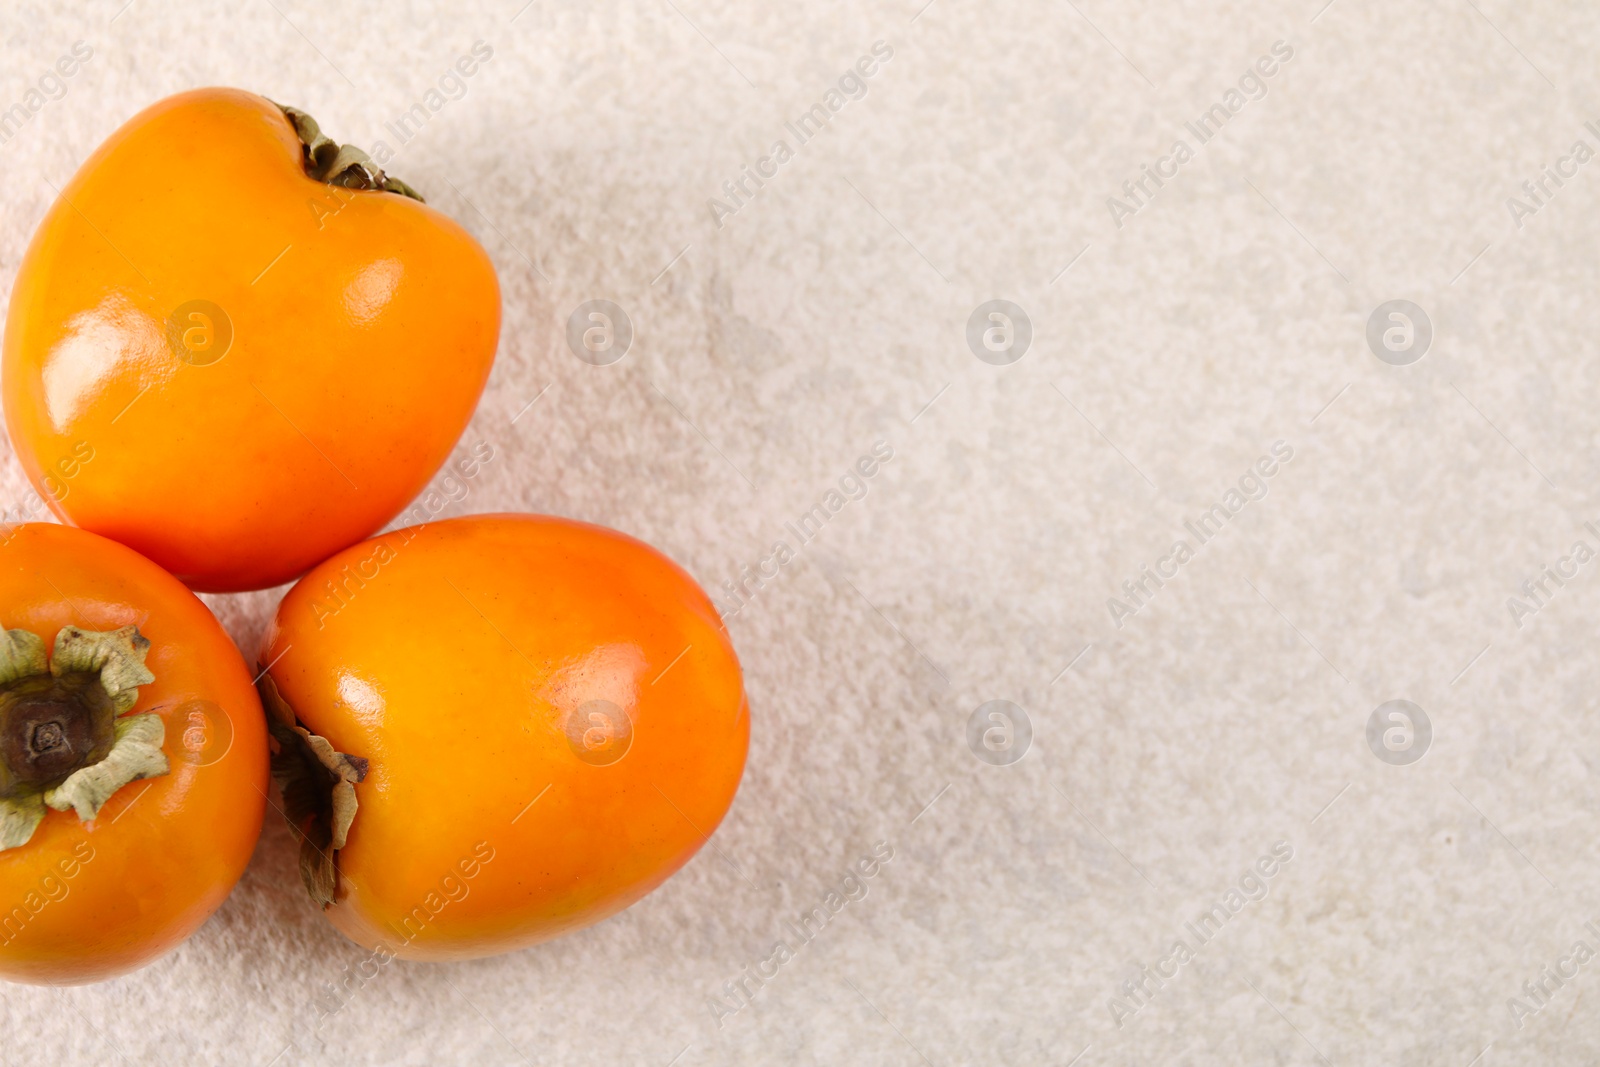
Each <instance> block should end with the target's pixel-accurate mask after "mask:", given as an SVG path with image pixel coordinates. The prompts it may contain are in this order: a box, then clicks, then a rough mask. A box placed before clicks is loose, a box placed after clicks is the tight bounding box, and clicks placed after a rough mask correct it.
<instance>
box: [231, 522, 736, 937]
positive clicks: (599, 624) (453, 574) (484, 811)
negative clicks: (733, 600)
mask: <svg viewBox="0 0 1600 1067" xmlns="http://www.w3.org/2000/svg"><path fill="white" fill-rule="evenodd" d="M330 590H332V592H330ZM333 593H337V594H338V595H337V597H335V596H334V595H333ZM680 656H681V658H680ZM260 661H261V663H263V664H267V663H271V664H273V666H272V667H271V671H270V673H271V675H272V678H273V681H274V683H275V684H276V686H277V688H278V690H279V692H280V693H281V694H282V696H283V697H284V699H285V700H286V701H287V702H288V703H289V704H290V705H291V706H292V707H293V708H294V710H295V712H296V713H297V715H298V717H299V719H300V720H301V722H302V723H303V724H304V725H305V726H306V727H307V729H309V730H310V731H311V732H313V733H316V734H320V735H321V736H323V737H325V738H327V739H328V741H329V742H330V743H331V744H332V745H333V746H334V748H335V749H337V750H339V751H341V752H347V753H351V754H354V755H358V756H362V757H365V758H366V759H367V760H368V761H369V765H368V771H367V776H366V778H365V779H364V780H363V781H362V782H361V783H360V784H359V785H357V786H356V795H357V800H358V804H359V808H358V810H357V812H356V815H355V820H354V822H353V824H352V826H351V828H350V834H349V839H348V842H347V844H346V846H345V847H344V849H342V850H341V851H340V852H339V853H338V866H339V890H338V895H337V899H336V901H335V903H334V904H332V905H331V906H329V907H328V908H327V909H326V912H325V914H326V916H327V917H328V919H329V920H330V921H331V922H332V923H333V925H334V926H335V927H337V928H338V929H339V930H340V931H341V932H343V933H344V934H345V936H347V937H349V938H350V939H351V940H353V941H355V942H357V943H359V944H361V945H364V946H366V947H368V948H371V949H374V950H377V951H380V952H384V953H386V954H388V955H394V956H399V957H402V958H407V959H420V960H455V959H470V958H475V957H479V956H486V955H492V954H495V953H499V952H506V951H510V950H512V949H517V948H522V947H524V946H527V945H532V944H536V943H538V942H541V941H544V940H547V939H549V938H552V937H557V936H559V935H561V934H564V933H567V932H570V931H573V930H577V929H579V928H581V927H584V926H588V925H590V924H592V923H595V922H598V921H600V920H601V919H604V918H605V917H607V916H609V915H612V914H614V913H615V912H618V911H621V910H622V909H623V908H625V907H627V906H628V905H630V904H632V903H633V902H635V901H636V900H638V899H639V898H641V897H643V896H644V895H645V894H646V893H648V892H649V891H650V890H652V889H654V888H655V887H656V886H657V885H659V884H660V883H661V882H663V881H665V880H666V878H667V877H668V876H670V875H671V874H672V873H673V872H674V871H676V870H677V869H678V868H679V867H681V866H682V865H683V864H684V863H686V862H687V861H688V860H689V858H690V857H691V856H693V855H694V854H695V852H696V851H697V850H698V849H699V848H700V847H701V845H702V844H704V843H705V841H706V840H707V837H706V836H705V835H709V834H710V833H711V832H712V831H713V830H714V829H715V828H716V826H717V824H718V823H719V822H720V821H721V819H722V817H723V815H724V814H725V813H726V812H727V810H728V808H729V806H730V805H731V804H732V802H733V797H734V793H735V791H736V790H737V788H738V785H739V779H740V776H741V775H742V773H743V769H744V761H745V754H746V750H747V747H748V744H749V733H750V717H749V714H748V709H747V706H746V703H745V696H744V687H743V681H742V676H741V674H740V669H739V662H738V659H737V657H736V656H735V654H734V651H733V647H732V644H731V642H730V640H729V638H728V634H727V631H726V629H725V628H724V626H723V624H722V621H721V619H720V618H719V617H718V614H717V611H716V609H715V608H714V607H713V606H712V603H711V601H710V600H709V599H708V598H707V597H706V595H705V593H704V592H703V591H702V590H701V589H700V587H699V586H698V585H696V584H695V582H694V580H693V579H692V578H690V577H689V576H688V575H687V574H686V573H684V571H683V570H681V569H680V568H679V567H678V566H677V565H676V564H674V563H672V562H671V561H670V560H668V559H667V558H666V557H665V556H663V555H661V554H660V553H658V552H657V551H656V550H655V549H653V548H651V547H650V546H648V545H646V544H644V543H642V542H640V541H636V540H634V539H633V538H631V537H628V536H626V535H624V534H621V533H618V532H616V531H614V530H608V529H605V528H603V527H599V526H591V525H588V524H585V523H579V522H573V521H568V520H565V519H558V518H550V517H544V516H531V515H485V516H471V517H467V518H459V519H448V520H444V521H441V522H435V523H429V524H426V525H423V526H419V527H410V528H408V529H405V530H400V531H395V532H392V533H389V534H385V535H382V536H380V537H377V538H374V539H372V540H371V541H368V542H365V543H363V544H360V545H356V546H353V547H352V548H350V549H347V550H346V551H345V552H342V553H340V554H339V555H337V556H335V557H333V558H332V559H330V560H328V561H327V562H325V563H323V564H322V565H321V566H319V567H317V568H315V569H314V570H313V571H311V572H310V573H309V574H307V575H306V576H305V578H303V579H302V580H301V581H300V583H299V584H298V585H296V586H295V587H294V588H293V589H292V590H291V591H290V592H289V594H288V595H287V596H286V597H284V599H283V601H282V603H281V604H280V606H279V608H278V613H277V616H276V618H275V620H274V623H273V625H272V626H271V628H270V629H269V631H268V633H267V635H266V640H265V643H264V645H263V648H262V651H261V654H260ZM591 700H608V701H611V702H613V703H614V704H615V706H617V707H619V708H621V709H623V710H624V711H625V712H626V713H627V715H628V717H629V719H630V720H631V723H632V740H631V744H630V745H629V746H628V747H627V748H626V750H625V753H624V754H623V755H622V756H621V758H620V759H617V760H616V761H615V762H611V763H607V764H604V765H597V764H594V763H591V762H589V761H587V760H585V759H581V758H579V755H578V749H577V748H576V747H575V746H574V744H573V743H572V742H569V739H568V732H567V718H568V716H569V715H571V714H572V713H573V711H574V709H575V708H578V707H582V706H585V705H586V704H587V703H588V702H589V701H591ZM419 909H420V910H419Z"/></svg>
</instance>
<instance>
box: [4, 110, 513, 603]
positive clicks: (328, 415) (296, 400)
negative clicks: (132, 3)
mask: <svg viewBox="0 0 1600 1067" xmlns="http://www.w3.org/2000/svg"><path fill="white" fill-rule="evenodd" d="M197 300H203V301H209V302H211V304H213V305H215V307H216V308H220V309H221V311H222V314H223V316H225V318H226V321H227V323H228V324H229V326H230V327H231V333H232V340H231V345H230V346H229V347H228V349H227V351H226V352H225V354H223V355H222V356H221V357H220V358H217V359H215V361H213V362H205V363H203V364H200V363H196V362H195V361H194V357H193V354H192V353H187V352H181V345H179V344H178V343H177V342H174V341H172V340H170V339H169V323H168V320H169V318H170V317H172V316H173V315H174V314H175V312H177V311H178V310H179V309H181V308H183V307H185V305H188V304H189V303H190V302H191V301H197ZM187 314H188V313H187V312H185V317H184V318H183V319H181V320H180V325H182V324H184V323H192V322H193V321H194V320H189V319H187ZM208 314H209V313H208ZM218 325H219V324H218V323H215V322H213V323H212V326H213V327H217V326H218ZM499 332H500V291H499V285H498V282H497V281H496V278H495V272H494V267H493V265H492V264H491V263H490V261H489V258H488V256H487V254H486V253H485V252H484V250H483V249H482V248H481V247H480V246H479V245H478V243H477V242H476V241H475V240H474V239H473V238H472V236H471V235H470V234H468V233H467V232H466V231H465V230H463V229H462V228H461V227H460V226H458V225H457V224H456V223H455V222H454V221H452V220H451V219H449V218H448V217H446V216H445V215H443V214H442V213H440V212H439V211H436V210H434V209H433V208H431V207H428V206H426V205H424V204H421V203H419V202H417V201H415V200H411V199H408V198H406V197H404V196H400V195H398V194H396V193H390V192H382V191H377V190H353V189H346V188H342V187H341V188H335V187H333V186H330V185H328V184H326V183H324V182H321V181H318V180H316V179H313V178H311V177H309V176H308V175H307V174H306V173H305V170H304V167H303V165H302V161H301V144H300V141H299V140H298V138H297V136H296V134H295V132H294V129H293V127H292V126H291V125H290V123H289V121H288V119H287V118H285V117H284V114H283V113H282V111H281V110H280V109H279V108H278V107H277V106H276V105H275V104H273V103H271V102H270V101H268V100H266V99H264V98H262V97H259V96H256V95H254V94H251V93H246V92H242V91H239V90H235V89H198V90H194V91H192V92H186V93H181V94H179V95H177V96H172V97H168V98H167V99H165V100H162V101H159V102H158V103H156V104H154V105H152V106H151V107H149V108H147V109H145V110H144V111H143V112H141V113H139V114H138V115H137V116H135V117H134V118H133V119H131V120H130V121H129V122H127V123H126V124H125V125H123V126H122V127H121V128H120V129H118V130H117V131H116V132H115V133H113V134H112V135H111V137H110V138H109V139H107V140H106V142H105V143H104V144H102V145H101V146H100V147H99V149H97V150H96V151H95V153H94V154H93V155H92V156H91V157H90V158H89V160H88V161H87V162H86V163H85V164H84V165H83V166H82V167H81V168H80V169H79V171H78V173H77V174H76V175H75V176H74V177H73V178H72V180H71V181H70V182H68V183H67V185H66V187H65V188H64V189H63V190H62V193H61V196H60V197H59V198H58V199H57V200H56V202H55V203H54V204H53V205H52V206H51V208H50V209H49V211H48V212H47V213H46V215H45V217H44V220H43V221H42V222H41V223H40V224H39V228H38V230H37V232H36V233H35V234H34V237H33V240H32V242H31V243H30V245H29V247H28V250H27V253H26V255H25V256H24V258H23V261H22V264H21V266H20V269H19V270H18V273H17V280H16V285H15V287H14V289H13V291H12V296H11V303H10V309H9V313H8V316H7V321H6V330H5V347H4V373H3V393H4V404H5V414H6V422H7V427H8V430H9V432H10V435H11V441H12V444H13V446H14V447H15V449H16V452H17V455H18V457H19V459H20V460H21V461H22V465H23V468H24V469H25V470H26V472H27V475H28V478H29V479H30V480H31V481H32V483H33V485H34V487H35V488H36V489H38V491H39V493H40V495H41V496H43V497H44V498H45V500H46V501H47V502H48V504H49V506H50V508H51V510H52V511H54V512H55V514H56V515H57V516H58V517H59V518H61V519H62V520H63V521H65V522H68V523H70V524H72V525H75V526H80V527H83V528H84V529H88V530H92V531H94V532H96V533H100V534H103V535H105V536H107V537H110V538H113V539H114V540H117V541H121V542H122V543H123V544H126V545H128V546H130V547H132V548H134V549H135V550H136V551H139V552H141V553H143V554H144V555H146V556H147V557H149V558H150V559H152V560H154V561H155V562H157V563H159V564H161V565H162V566H163V567H165V568H166V569H167V570H169V571H171V572H172V573H173V574H175V575H177V576H178V577H179V578H180V579H182V580H183V581H184V582H186V583H188V584H189V585H190V586H191V587H193V588H195V589H201V590H210V591H236V590H245V589H261V588H266V587H269V586H272V585H277V584H279V583H282V582H286V581H289V580H291V579H292V578H294V577H295V576H297V575H299V574H301V573H303V572H304V571H305V570H306V569H307V568H308V567H310V566H312V565H313V564H315V563H317V562H319V561H320V560H322V559H325V558H326V557H327V556H329V555H331V554H332V553H333V552H336V551H338V550H339V549H341V548H344V547H345V546H347V545H349V544H352V543H353V542H355V541H358V540H360V539H361V538H363V537H366V536H368V535H369V534H371V533H373V532H374V531H375V530H377V529H379V528H380V527H381V526H382V525H383V524H384V523H386V522H388V521H389V520H390V519H392V518H393V517H394V516H395V515H397V514H398V513H399V512H400V510H401V508H403V507H404V506H405V504H406V503H407V502H408V501H409V500H411V499H412V498H413V497H414V496H416V494H417V493H418V492H419V491H421V489H422V488H423V486H424V485H426V484H427V481H428V479H429V478H431V477H432V476H433V474H434V472H435V471H437V470H438V469H439V466H440V465H441V464H442V463H443V462H444V461H445V459H446V458H448V456H449V453H450V450H451V448H453V447H454V445H455V443H456V441H457V439H458V438H459V437H460V435H461V432H462V430H463V429H464V428H465V426H466V424H467V422H468V420H469V419H470V418H471V415H472V411H473V409H474V407H475V406H476V404H477V402H478V397H479V395H480V394H481V393H482V391H483V387H484V384H485V382H486V381H487V379H488V374H489V369H490V365H491V364H492V362H493V359H494V352H495V346H496V344H497V341H498V337H499ZM179 336H180V337H182V336H189V335H187V334H185V333H183V332H180V333H179ZM192 336H193V337H195V338H196V339H197V341H204V340H205V339H206V335H205V334H204V333H203V332H200V333H195V334H193V335H192ZM220 337H221V333H220V332H219V331H218V330H216V329H214V330H213V333H212V335H211V343H212V344H214V345H217V346H220ZM217 351H218V348H217V347H213V348H209V349H207V350H206V352H205V353H204V355H203V359H205V360H210V359H211V358H212V357H213V356H214V355H215V354H216V352H217ZM185 357H187V358H185ZM85 457H88V458H87V459H86V458H85Z"/></svg>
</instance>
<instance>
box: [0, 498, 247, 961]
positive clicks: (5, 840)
mask: <svg viewBox="0 0 1600 1067" xmlns="http://www.w3.org/2000/svg"><path fill="white" fill-rule="evenodd" d="M0 624H3V627H4V632H3V633H0V679H3V681H0V978H5V979H8V980H11V981H23V982H37V983H47V984H71V983H78V982H92V981H99V980H102V979H105V978H111V977H114V976H116V975H119V974H123V973H125V972H127V971H130V970H133V969H134V968H136V967H140V966H143V965H144V964H146V963H149V962H151V961H152V960H155V959H156V958H158V957H160V956H161V955H163V954H165V953H166V952H168V951H170V950H171V949H172V948H174V947H176V946H177V945H178V944H179V943H181V942H182V941H183V940H184V939H185V938H187V937H188V936H189V935H190V934H191V933H193V932H194V931H195V930H196V929H197V928H198V927H199V926H200V924H201V923H203V922H205V920H206V918H207V917H208V916H210V914H211V913H212V912H213V911H215V910H216V908H217V907H218V905H220V904H221V903H222V901H223V899H224V898H226V897H227V895H228V892H229V890H231V889H232V888H233V885H234V883H235V882H236V881H238V879H239V876H240V874H241V873H243V871H244V868H245V865H246V864H247V863H248V862H249V860H250V855H251V852H252V851H253V850H254V848H255V843H256V838H257V836H258V834H259V833H260V829H261V818H262V813H263V810H264V808H265V806H266V798H267V740H266V731H265V729H264V727H263V720H262V714H261V705H260V702H259V700H258V699H257V697H256V693H255V690H254V689H253V688H252V686H251V677H250V674H249V672H248V670H247V669H246V667H245V663H244V660H243V659H242V658H241V657H240V655H239V652H238V650H237V649H235V648H234V646H233V642H232V641H231V640H230V639H229V637H228V635H227V634H226V633H225V632H224V631H223V629H222V627H221V626H220V625H219V624H218V623H217V620H216V619H215V618H214V617H213V616H212V614H211V612H210V611H209V610H207V608H206V606H205V605H204V604H202V603H201V602H200V601H199V600H198V599H197V598H196V597H195V596H194V594H193V593H191V592H190V591H189V590H188V589H186V588H185V587H184V586H183V585H182V584H181V583H180V582H178V581H177V580H176V579H175V578H173V577H172V576H171V575H169V574H167V573H166V572H165V571H163V570H161V568H159V567H157V566H156V565H155V564H154V563H151V562H150V561H149V560H147V559H145V558H144V557H142V556H140V555H139V554H138V553H136V552H134V551H132V550H131V549H128V548H125V547H123V546H122V545H119V544H116V543H114V542H112V541H109V540H107V539H105V538H103V537H99V536H97V535H95V534H92V533H88V532H86V531H83V530H76V529H73V528H71V527H66V526H57V525H54V524H51V523H28V524H23V525H18V526H6V525H0ZM47 659H48V667H47V666H46V660H47Z"/></svg>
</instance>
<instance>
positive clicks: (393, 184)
mask: <svg viewBox="0 0 1600 1067" xmlns="http://www.w3.org/2000/svg"><path fill="white" fill-rule="evenodd" d="M278 107H279V108H280V109H281V110H282V111H283V113H284V115H285V116H287V117H288V119H289V125H291V126H293V127H294V132H295V135H296V136H297V137H299V138H300V145H301V148H302V149H303V160H304V162H305V167H306V173H307V174H309V175H311V177H313V178H315V179H317V180H318V181H319V182H327V183H328V184H329V185H340V186H343V187H344V188H346V189H381V190H383V191H384V192H386V193H398V194H399V195H401V196H409V197H410V198H411V199H413V200H416V201H418V202H422V194H421V193H419V192H417V191H416V190H415V189H413V188H411V186H409V185H407V184H406V183H405V182H403V181H401V180H400V179H399V178H395V177H391V176H390V175H387V174H385V173H384V172H383V168H382V167H380V166H378V164H376V163H374V162H373V161H372V157H371V156H369V155H367V154H366V153H365V152H363V151H362V150H361V149H359V148H357V147H356V146H355V145H351V144H345V145H342V144H340V143H339V142H337V141H335V140H334V139H333V138H331V137H329V136H328V135H327V134H325V133H323V132H322V127H321V126H319V125H317V120H316V119H314V118H312V117H311V116H310V115H307V114H306V113H305V112H304V111H301V110H300V109H299V108H297V107H289V106H288V105H286V104H279V105H278Z"/></svg>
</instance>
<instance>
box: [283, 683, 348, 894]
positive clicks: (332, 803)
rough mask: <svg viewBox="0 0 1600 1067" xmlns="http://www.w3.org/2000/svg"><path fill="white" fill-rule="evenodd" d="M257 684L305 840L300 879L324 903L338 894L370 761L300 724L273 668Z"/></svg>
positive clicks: (291, 816)
mask: <svg viewBox="0 0 1600 1067" xmlns="http://www.w3.org/2000/svg"><path fill="white" fill-rule="evenodd" d="M257 688H259V689H260V690H261V703H262V705H263V706H264V707H265V708H266V711H267V732H268V734H269V735H270V736H271V738H272V777H273V778H274V779H276V780H277V783H278V789H279V791H280V792H281V793H282V794H283V814H284V817H285V818H286V819H287V820H288V822H289V829H290V830H291V831H292V832H293V833H294V836H295V837H296V838H297V839H298V840H299V842H300V880H301V881H303V882H304V883H305V886H306V892H307V893H310V894H311V899H312V900H314V901H315V902H316V903H317V904H318V906H320V907H323V908H326V907H328V906H329V905H331V904H332V903H333V902H334V901H335V900H336V899H338V891H339V850H340V849H341V848H344V846H345V842H346V841H347V840H348V839H349V836H350V824H351V823H353V822H354V821H355V817H356V808H357V806H358V805H357V802H356V785H357V783H359V782H361V781H362V780H363V779H365V778H366V776H367V761H366V760H365V759H363V758H362V757H360V756H352V755H350V754H349V753H347V752H340V751H338V750H337V749H335V748H334V747H333V745H331V744H329V743H328V740H327V739H326V738H324V737H319V736H317V735H316V734H314V733H312V732H311V731H310V730H307V729H306V728H305V727H304V726H301V725H300V721H299V719H298V718H296V716H295V713H294V709H293V708H291V707H290V706H289V702H288V701H286V700H284V699H283V695H282V694H281V693H279V692H278V686H277V683H275V682H274V681H273V680H272V676H271V675H270V674H266V673H263V674H262V675H261V681H260V682H259V683H258V685H257Z"/></svg>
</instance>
